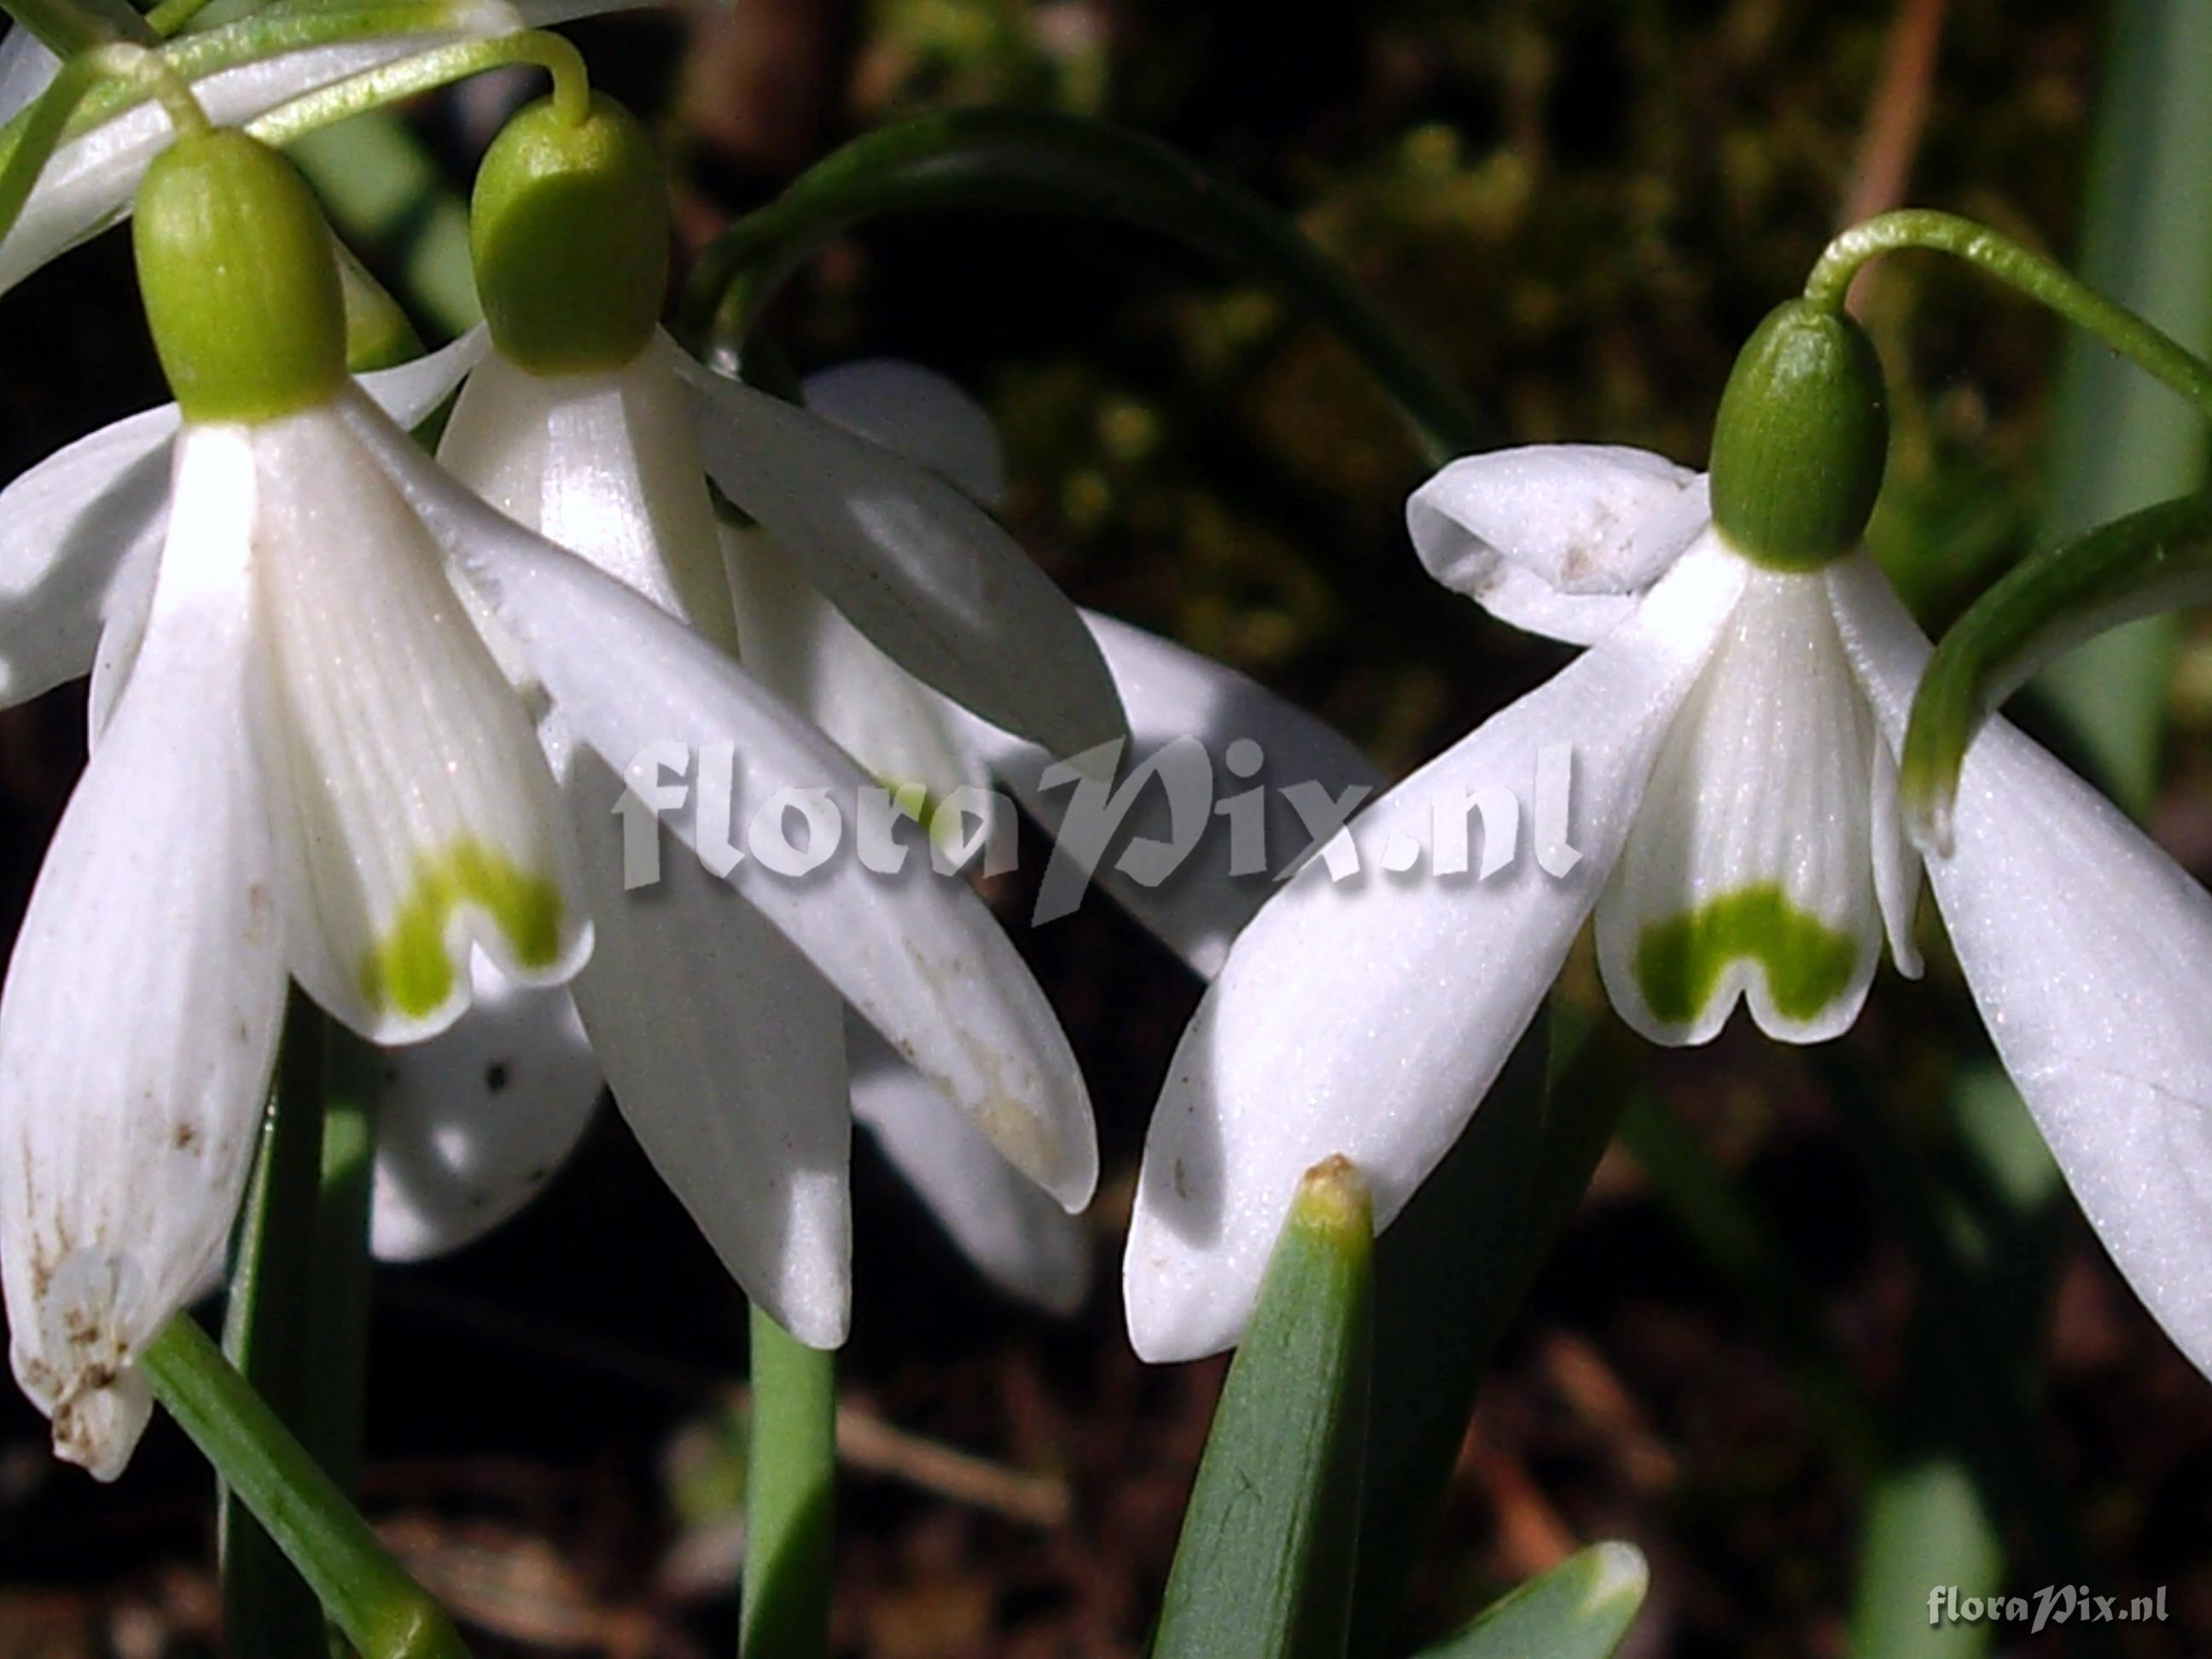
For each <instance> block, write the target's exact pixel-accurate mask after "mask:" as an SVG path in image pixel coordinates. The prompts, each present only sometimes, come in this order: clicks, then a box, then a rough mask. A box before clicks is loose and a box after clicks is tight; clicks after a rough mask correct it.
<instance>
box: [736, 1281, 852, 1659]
mask: <svg viewBox="0 0 2212 1659" xmlns="http://www.w3.org/2000/svg"><path fill="white" fill-rule="evenodd" d="M836 1474H837V1357H836V1355H835V1354H833V1353H823V1352H820V1351H819V1350H817V1349H814V1348H810V1347H808V1346H806V1345H805V1343H803V1342H801V1341H799V1339H798V1338H797V1337H795V1336H793V1335H792V1334H790V1333H789V1332H788V1331H787V1330H785V1329H784V1328H783V1327H782V1326H781V1325H779V1324H777V1323H776V1322H775V1321H774V1320H773V1319H771V1318H769V1316H767V1315H766V1314H764V1313H763V1312H762V1311H761V1310H759V1309H758V1308H755V1309H754V1310H753V1313H752V1418H751V1431H750V1453H749V1455H748V1458H747V1462H746V1469H745V1565H744V1609H743V1614H742V1619H741V1625H740V1633H739V1637H738V1651H739V1652H740V1653H741V1654H743V1655H744V1656H745V1659H818V1656H821V1655H823V1654H826V1653H827V1652H829V1588H830V1555H831V1544H832V1524H831V1522H832V1514H833V1509H834V1494H835V1487H836Z"/></svg>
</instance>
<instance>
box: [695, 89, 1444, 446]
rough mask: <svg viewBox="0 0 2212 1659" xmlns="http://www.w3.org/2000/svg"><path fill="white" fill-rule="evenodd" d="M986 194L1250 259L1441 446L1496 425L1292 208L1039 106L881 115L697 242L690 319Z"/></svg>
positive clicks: (1003, 203) (1131, 136)
mask: <svg viewBox="0 0 2212 1659" xmlns="http://www.w3.org/2000/svg"><path fill="white" fill-rule="evenodd" d="M973 210H983V211H991V212H1015V213H1030V214H1042V215H1048V216H1057V217H1073V218H1082V219H1103V220H1109V221H1113V222H1118V223H1121V224H1127V225H1133V226H1136V227H1139V228H1143V229H1146V230H1149V231H1152V232H1154V233H1156V234H1160V235H1164V236H1166V237H1168V238H1170V239H1171V240H1176V241H1179V242H1182V243H1183V244H1185V245H1186V246H1191V247H1194V248H1197V249H1199V250H1200V251H1201V252H1206V253H1209V254H1212V255H1214V256H1216V257H1218V258H1223V259H1225V260H1228V261H1230V262H1231V263H1232V264H1241V265H1243V266H1245V267H1247V268H1248V269H1249V270H1251V271H1253V272H1254V273H1255V274H1256V275H1258V276H1261V278H1263V279H1264V280H1266V281H1267V282H1268V283H1272V284H1273V285H1274V286H1275V287H1277V288H1278V289H1280V290H1282V291H1283V292H1284V293H1285V294H1287V295H1291V296H1292V297H1293V298H1295V299H1297V300H1298V301H1302V302H1303V303H1304V304H1305V305H1307V306H1309V307H1311V309H1312V310H1313V312H1314V313H1315V314H1316V316H1317V317H1319V318H1320V319H1321V320H1322V322H1323V323H1324V324H1325V325H1327V326H1328V328H1329V329H1330V330H1331V331H1334V333H1335V334H1336V335H1337V337H1339V338H1340V340H1342V341H1343V343H1345V345H1346V347H1348V348H1349V349H1351V350H1352V353H1353V355H1354V356H1357V357H1358V359H1359V361H1360V362H1362V363H1363V364H1364V365H1365V366H1366V368H1367V369H1368V370H1369V372H1370V374H1373V375H1374V376H1375V377H1376V380H1378V381H1380V382H1381V384H1382V385H1383V386H1384V388H1385V389H1386V390H1388V391H1389V393H1390V394H1391V395H1392V396H1393V397H1394V398H1395V399H1396V400H1397V402H1398V403H1399V404H1400V406H1401V408H1402V409H1403V410H1405V412H1406V415H1407V418H1408V419H1409V420H1411V421H1412V422H1413V425H1414V427H1415V428H1417V429H1418V431H1419V433H1420V435H1421V436H1422V438H1423V440H1424V441H1425V443H1426V444H1427V446H1428V448H1429V450H1430V452H1431V455H1432V456H1433V457H1434V458H1435V459H1438V460H1442V459H1446V458H1448V457H1449V456H1452V455H1457V454H1464V453H1467V452H1468V451H1469V450H1472V449H1475V448H1478V447H1480V446H1481V444H1482V442H1483V441H1484V440H1485V437H1486V431H1487V428H1486V426H1485V424H1484V422H1482V421H1481V419H1480V416H1477V415H1476V413H1475V411H1474V409H1473V407H1472V406H1471V405H1470V404H1468V402H1467V401H1466V399H1465V398H1462V396H1461V395H1460V392H1459V390H1458V388H1457V387H1455V386H1453V385H1452V384H1451V383H1450V381H1449V380H1447V379H1445V378H1444V377H1443V376H1442V375H1440V374H1437V372H1436V371H1435V370H1434V369H1433V368H1431V361H1432V358H1433V355H1434V354H1432V353H1431V352H1429V351H1427V350H1425V349H1423V348H1422V346H1421V345H1420V344H1419V343H1418V342H1416V341H1414V340H1412V339H1409V338H1408V337H1407V336H1406V335H1405V334H1404V333H1402V332H1401V331H1400V330H1399V328H1398V326H1397V325H1396V324H1395V323H1394V322H1393V321H1391V319H1389V317H1388V316H1387V315H1386V314H1384V313H1383V311H1382V310H1381V309H1380V308H1379V307H1377V306H1376V303H1375V301H1373V300H1372V299H1371V298H1370V297H1369V296H1368V295H1366V294H1365V293H1364V291H1363V290H1362V289H1360V287H1359V285H1358V283H1356V282H1354V281H1353V280H1352V276H1351V275H1350V274H1349V273H1348V272H1347V271H1346V270H1345V269H1344V268H1343V267H1342V266H1341V265H1340V264H1338V263H1337V262H1336V261H1335V260H1334V259H1332V258H1329V256H1328V255H1327V254H1326V253H1324V252H1322V251H1321V249H1319V248H1318V247H1316V246H1315V245H1314V244H1313V243H1312V242H1311V241H1310V240H1308V238H1307V237H1306V236H1305V234H1304V233H1303V232H1302V231H1300V230H1299V229H1298V228H1297V225H1296V224H1294V223H1293V222H1291V219H1290V218H1289V217H1288V216H1286V215H1285V214H1283V213H1282V212H1281V211H1279V210H1277V209H1275V208H1273V207H1271V206H1269V205H1268V204H1267V203H1266V202H1263V201H1262V200H1261V199H1260V198H1259V197H1257V196H1255V195H1254V194H1253V193H1252V192H1251V191H1249V190H1247V189H1245V188H1244V186H1243V185H1240V184H1239V183H1237V181H1236V180H1235V179H1231V178H1230V177H1229V176H1228V175H1227V174H1225V173H1218V172H1215V171H1213V170H1212V169H1211V168H1209V167H1206V166H1205V165H1204V164H1202V163H1201V162H1200V161H1196V160H1194V159H1193V158H1192V157H1189V156H1187V155H1182V154H1181V153H1180V152H1178V151H1176V150H1175V149H1171V148H1170V147H1169V146H1168V145H1166V144H1164V143H1160V142H1159V141H1158V140H1157V139H1153V138H1150V137H1145V136H1144V135H1142V134H1139V133H1135V132H1131V131H1127V130H1125V129H1122V128H1119V127H1115V126H1110V125H1105V124H1103V123H1101V122H1096V121H1086V120H1083V119H1080V118H1076V117H1073V116H1065V115H1054V114H1048V113H1045V112H1034V111H1020V110H1007V109H967V110H955V111H951V112H945V113H942V114H935V115H927V116H923V117H921V118H918V119H915V120H911V121H906V122H902V123H900V124H898V125H894V126H889V127H884V128H881V129H879V130H878V131H874V132H871V133H868V134H866V135H865V136H864V137H860V138H857V139H854V141H853V142H852V143H848V144H847V145H845V146H844V147H843V148H842V149H839V150H837V151H836V152H835V153H834V154H832V155H829V156H827V157H825V158H824V159H823V161H819V162H817V164H816V165H815V166H814V167H812V168H811V170H810V171H808V172H807V173H805V174H804V175H802V176H801V177H800V178H799V179H798V180H797V181H796V182H794V183H793V185H791V187H790V188H789V189H788V190H787V191H784V193H783V194H782V195H781V197H778V198H777V199H776V200H775V201H774V202H772V203H770V204H769V205H768V206H767V207H765V208H763V209H761V210H759V211H758V212H756V213H752V214H749V215H748V216H745V217H744V218H743V219H741V220H739V221H738V222H737V223H736V224H735V225H733V226H732V227H731V228H730V229H729V230H727V231H726V232H725V233H724V234H722V235H721V236H720V238H718V239H717V240H715V241H714V244H713V245H712V246H709V247H708V249H707V250H706V252H704V253H703V254H702V255H701V256H700V258H699V261H698V263H697V264H696V265H695V266H694V267H693V270H692V274H691V276H690V280H689V281H688V282H687V283H686V284H685V289H684V305H683V307H682V311H681V316H682V319H683V321H682V326H683V328H684V332H685V334H686V337H687V338H689V339H690V342H691V343H693V344H694V345H701V344H703V343H707V342H708V338H709V337H710V336H713V337H715V338H717V339H722V340H726V341H727V342H728V343H731V344H733V345H737V344H741V343H742V342H743V339H744V335H745V334H746V333H748V332H749V331H750V326H751V324H752V321H753V319H755V318H756V317H757V315H758V313H759V312H760V309H761V307H762V306H763V304H764V303H765V302H766V301H767V299H768V297H769V295H771V294H772V293H773V292H774V291H775V289H776V288H777V287H779V286H780V285H781V283H783V282H784V281H785V280H786V279H787V277H788V276H790V275H791V274H792V273H793V271H794V270H797V269H798V268H799V266H800V265H801V264H804V263H805V261H806V260H807V259H808V258H811V256H812V255H813V254H814V253H816V252H818V251H819V250H820V249H821V248H822V247H823V246H825V245H826V244H827V243H829V241H830V240H833V239H834V238H836V237H837V236H840V235H842V234H845V233H847V232H848V231H850V230H853V229H854V228H857V227H859V226H860V225H863V224H866V223H868V222H872V221H874V220H877V219H880V218H886V217H890V216H899V215H908V214H916V213H943V212H947V211H973Z"/></svg>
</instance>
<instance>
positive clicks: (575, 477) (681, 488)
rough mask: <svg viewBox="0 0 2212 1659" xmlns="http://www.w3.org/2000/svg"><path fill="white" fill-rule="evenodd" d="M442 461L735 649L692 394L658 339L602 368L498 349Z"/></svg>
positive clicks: (512, 512) (476, 380) (510, 512)
mask: <svg viewBox="0 0 2212 1659" xmlns="http://www.w3.org/2000/svg"><path fill="white" fill-rule="evenodd" d="M438 459H439V460H440V461H441V463H443V464H444V465H445V466H446V468H447V471H451V472H452V473H453V476H454V477H457V478H459V479H460V480H461V482H462V483H465V484H467V485H468V486H469V487H470V488H471V489H473V490H475V491H476V492H477V495H481V496H483V498H484V499H485V500H486V501H489V502H490V503H491V504H492V505H493V506H494V507H497V508H499V510H500V511H501V512H502V513H506V514H507V516H508V517H509V518H511V519H513V520H514V521H515V522H516V523H517V524H520V525H522V526H526V527H527V528H529V529H532V530H535V531H537V532H539V533H540V534H541V535H543V536H544V537H545V538H546V539H547V540H549V541H551V542H555V543H556V544H559V545H561V546H562V547H565V548H568V549H569V550H572V551H574V552H576V553H580V554H581V555H582V556H584V557H586V558H587V559H589V560H590V561H591V562H592V563H593V564H595V565H597V566H599V568H600V569H602V570H604V571H605V572H606V573H607V574H609V575H611V576H612V577H614V578H616V579H617V580H619V581H621V582H623V583H624V584H626V585H627V586H630V587H632V588H635V590H636V591H637V592H641V593H642V594H644V595H645V596H646V597H647V599H651V600H653V603H654V604H656V605H659V606H660V607H661V608H662V609H663V610H664V611H670V612H671V613H673V614H674V615H677V616H679V617H684V618H686V619H687V620H689V621H690V623H692V624H693V626H695V627H696V628H697V629H699V630H700V631H701V632H702V633H704V634H705V635H707V636H708V638H709V639H711V640H713V641H714V642H715V643H716V644H718V645H720V646H721V647H724V648H725V649H729V650H733V649H735V648H736V646H737V630H736V624H735V623H734V621H733V619H732V616H731V609H730V594H729V584H728V580H727V577H726V574H725V572H724V569H723V564H722V553H721V543H720V537H719V534H718V532H717V527H716V525H715V521H714V501H713V498H712V497H711V496H710V495H708V490H707V469H706V465H705V464H704V463H703V462H702V460H701V459H700V458H699V444H698V440H697V438H696V436H695V435H694V434H693V431H692V427H691V416H690V394H689V393H688V392H685V391H684V387H683V386H682V385H681V384H680V383H679V382H678V380H677V379H676V376H675V374H674V371H673V369H672V368H671V364H670V362H669V360H668V357H667V355H666V354H665V352H664V351H663V350H661V349H659V346H658V345H657V344H656V345H655V346H653V347H651V348H648V349H647V350H646V351H645V352H643V353H642V354H641V355H640V356H639V357H638V358H637V360H636V361H635V362H632V363H630V364H629V366H628V367H627V368H620V369H616V370H613V371H611V372H609V373H605V374H566V375H557V376H541V375H536V374H531V373H530V372H529V371H528V370H526V369H524V368H519V367H517V366H516V365H515V364H513V363H511V362H507V360H506V359H505V358H503V357H501V356H499V354H498V353H497V352H492V353H489V354H488V355H486V356H485V357H484V359H483V362H480V363H479V364H478V365H477V367H476V368H475V370H474V371H473V372H472V373H471V374H470V375H469V378H468V383H467V384H466V385H465V386H463V388H462V390H461V398H460V401H459V403H458V404H456V405H455V406H454V409H453V418H452V419H451V420H450V421H448V422H447V425H446V433H445V436H444V437H443V438H442V439H441V440H440V441H439V446H438Z"/></svg>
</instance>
